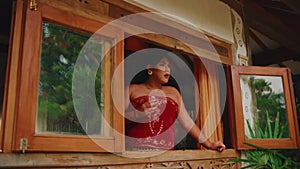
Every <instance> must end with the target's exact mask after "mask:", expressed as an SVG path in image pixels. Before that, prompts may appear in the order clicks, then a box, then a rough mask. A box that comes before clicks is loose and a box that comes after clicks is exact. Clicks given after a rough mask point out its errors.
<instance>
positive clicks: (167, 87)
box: [164, 86, 179, 94]
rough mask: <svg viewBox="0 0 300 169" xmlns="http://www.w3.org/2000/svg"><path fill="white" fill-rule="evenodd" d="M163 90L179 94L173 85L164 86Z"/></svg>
mask: <svg viewBox="0 0 300 169" xmlns="http://www.w3.org/2000/svg"><path fill="white" fill-rule="evenodd" d="M164 90H166V91H168V92H172V93H176V94H179V91H178V90H177V89H176V88H175V87H173V86H164Z"/></svg>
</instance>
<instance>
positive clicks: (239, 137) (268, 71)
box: [228, 66, 300, 150]
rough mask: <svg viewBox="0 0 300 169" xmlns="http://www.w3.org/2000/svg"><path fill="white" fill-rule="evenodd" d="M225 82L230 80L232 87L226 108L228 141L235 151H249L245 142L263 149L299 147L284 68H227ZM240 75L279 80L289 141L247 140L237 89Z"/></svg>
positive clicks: (240, 95)
mask: <svg viewBox="0 0 300 169" xmlns="http://www.w3.org/2000/svg"><path fill="white" fill-rule="evenodd" d="M229 72H231V73H228V75H229V76H231V77H228V79H231V84H229V86H230V85H232V86H230V87H231V89H229V90H228V91H229V100H230V101H232V104H231V105H230V106H229V112H230V120H231V128H232V129H233V130H232V131H231V140H232V141H233V143H234V144H233V147H234V148H236V149H238V150H246V149H253V148H254V147H250V146H248V145H247V144H244V143H245V142H247V143H250V144H253V145H257V146H260V147H264V148H276V149H278V148H282V149H283V148H297V147H299V145H300V144H299V141H300V140H299V128H298V122H297V113H296V106H295V99H294V95H293V94H294V92H293V86H292V79H291V72H290V70H289V69H287V68H275V67H259V66H230V70H229ZM241 75H259V76H277V77H281V78H282V82H283V91H284V95H285V97H284V98H285V104H286V112H287V119H288V126H289V134H290V138H270V139H247V138H246V136H245V128H244V116H243V105H242V91H241V87H240V76H241Z"/></svg>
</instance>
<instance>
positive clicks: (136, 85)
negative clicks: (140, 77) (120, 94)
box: [129, 83, 145, 90]
mask: <svg viewBox="0 0 300 169" xmlns="http://www.w3.org/2000/svg"><path fill="white" fill-rule="evenodd" d="M144 86H145V84H142V83H141V84H130V85H129V90H136V89H140V88H141V87H144Z"/></svg>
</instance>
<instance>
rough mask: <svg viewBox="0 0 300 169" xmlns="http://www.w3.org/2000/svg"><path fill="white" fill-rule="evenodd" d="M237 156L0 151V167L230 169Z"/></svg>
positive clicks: (179, 152) (192, 152)
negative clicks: (230, 160) (231, 160)
mask: <svg viewBox="0 0 300 169" xmlns="http://www.w3.org/2000/svg"><path fill="white" fill-rule="evenodd" d="M154 153H157V152H154ZM140 157H144V158H140ZM236 157H239V153H238V152H237V151H236V150H233V149H227V150H225V151H223V152H222V153H220V152H217V151H212V150H174V151H167V152H164V153H162V154H159V155H156V156H151V153H150V152H125V153H123V154H111V153H24V154H23V153H2V154H0V168H1V167H3V168H10V167H12V168H15V167H25V168H41V167H43V168H53V167H55V168H70V167H75V168H97V169H120V168H121V169H122V168H130V169H135V168H136V169H138V168H146V169H148V168H152V169H158V168H159V169H164V168H165V169H170V168H176V169H186V168H189V169H194V168H195V169H219V168H226V169H233V168H239V164H238V163H233V162H228V160H229V159H232V158H236Z"/></svg>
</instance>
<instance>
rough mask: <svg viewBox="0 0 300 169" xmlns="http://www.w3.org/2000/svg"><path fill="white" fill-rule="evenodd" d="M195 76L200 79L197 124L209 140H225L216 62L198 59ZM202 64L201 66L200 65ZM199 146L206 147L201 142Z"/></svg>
mask: <svg viewBox="0 0 300 169" xmlns="http://www.w3.org/2000/svg"><path fill="white" fill-rule="evenodd" d="M194 63H195V64H196V65H198V66H195V68H196V69H197V70H195V77H196V80H197V81H198V85H199V86H198V87H199V92H200V94H199V96H200V100H199V101H200V105H199V112H198V117H197V120H196V124H197V125H198V126H199V127H200V129H201V130H202V131H204V133H205V135H206V137H208V139H209V141H211V142H215V141H218V140H220V141H223V137H224V136H223V133H224V132H223V123H222V121H221V116H222V112H221V109H220V89H219V84H220V83H219V71H218V66H217V64H216V63H214V62H212V61H208V60H203V59H202V60H201V61H200V60H199V59H196V61H195V62H194ZM199 65H200V66H199ZM198 148H200V149H205V148H204V147H203V146H201V145H200V144H199V145H198Z"/></svg>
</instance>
